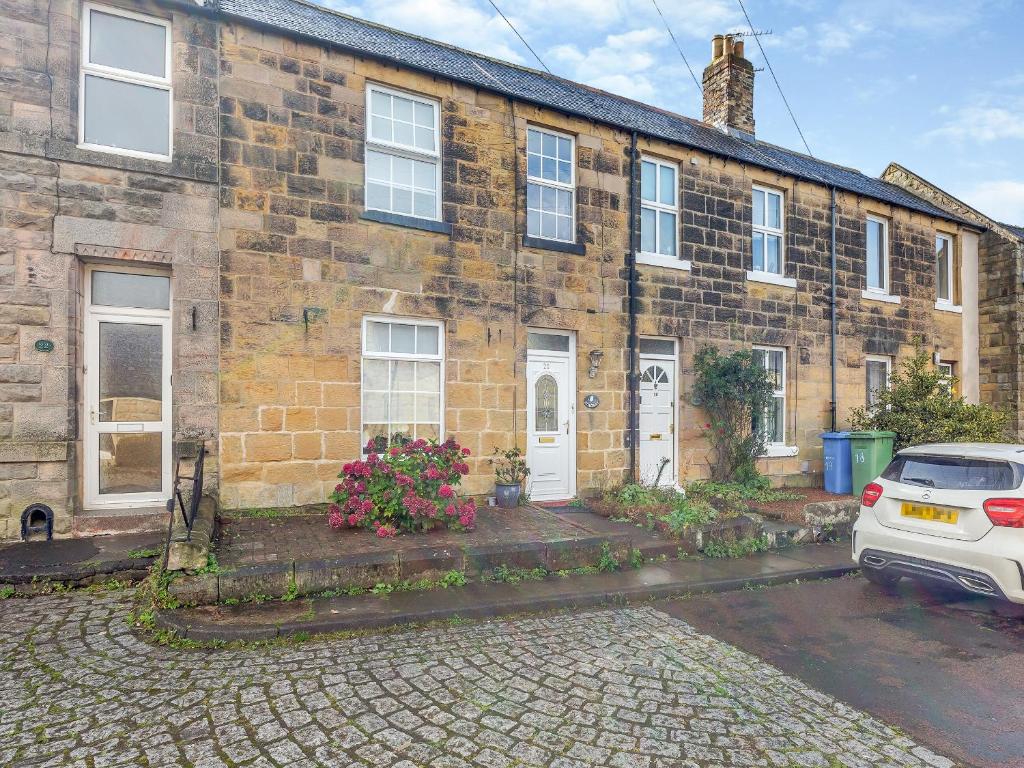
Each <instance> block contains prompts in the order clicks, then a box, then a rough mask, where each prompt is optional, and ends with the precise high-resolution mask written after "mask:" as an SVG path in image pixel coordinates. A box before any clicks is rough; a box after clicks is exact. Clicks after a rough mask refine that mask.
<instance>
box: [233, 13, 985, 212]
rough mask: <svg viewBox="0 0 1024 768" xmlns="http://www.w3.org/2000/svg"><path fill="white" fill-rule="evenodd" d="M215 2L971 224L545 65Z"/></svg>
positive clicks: (499, 89) (335, 17)
mask: <svg viewBox="0 0 1024 768" xmlns="http://www.w3.org/2000/svg"><path fill="white" fill-rule="evenodd" d="M219 4H220V9H221V12H222V13H223V14H225V15H226V16H233V17H236V18H238V19H243V20H246V21H249V22H252V23H255V24H258V25H267V26H271V27H274V28H277V29H279V30H281V31H282V32H290V33H293V34H295V35H300V36H303V37H306V38H312V39H315V40H317V41H321V42H323V43H327V44H330V45H335V46H338V47H341V48H345V49H347V50H350V51H352V52H354V53H357V54H360V55H365V56H368V57H373V58H377V59H384V60H387V61H391V62H394V63H397V64H401V65H404V66H407V67H412V68H414V69H418V70H420V71H423V72H427V73H429V74H433V75H438V76H440V77H444V78H448V79H451V80H455V81H458V82H462V83H466V84H469V85H473V86H476V87H478V88H482V89H485V90H489V91H492V92H496V93H500V94H502V95H505V96H511V97H513V98H515V99H518V100H521V101H526V102H531V103H534V104H537V105H540V106H543V107H547V108H550V109H554V110H557V111H559V112H563V113H569V114H573V115H577V116H580V117H584V118H586V119H589V120H594V121H596V122H601V123H605V124H609V125H614V126H616V127H619V128H624V129H626V130H630V131H632V130H635V131H637V132H638V133H640V134H642V135H645V136H649V137H654V138H659V139H664V140H667V141H671V142H676V143H679V144H683V145H686V146H689V147H693V148H696V149H701V150H704V151H706V152H709V153H712V154H715V155H719V156H721V157H726V158H730V159H732V160H736V161H739V162H742V163H748V164H750V165H755V166H759V167H761V168H766V169H769V170H772V171H776V172H779V173H782V174H785V175H788V176H793V177H797V178H800V179H804V180H808V181H815V182H818V183H820V184H823V185H826V186H835V187H836V188H837V189H841V190H845V191H847V192H853V193H855V194H859V195H864V196H865V197H871V198H874V199H875V200H880V201H882V202H886V203H892V204H893V205H898V206H902V207H904V208H908V209H910V210H913V211H918V212H920V213H924V214H927V215H929V216H935V217H938V218H943V219H946V220H950V221H957V222H960V223H963V224H970V222H967V221H965V220H963V219H959V218H957V217H956V216H953V215H951V214H950V213H948V212H946V211H943V210H942V209H941V208H937V207H935V206H934V205H932V204H930V203H928V202H927V201H925V200H922V199H921V198H919V197H916V196H915V195H912V194H911V193H909V192H907V191H905V190H904V189H902V188H900V187H897V186H895V185H893V184H889V183H888V182H885V181H882V180H881V179H877V178H874V177H872V176H867V175H865V174H863V173H861V172H860V171H857V170H854V169H852V168H846V167H843V166H840V165H834V164H832V163H827V162H824V161H822V160H816V159H814V158H812V157H810V156H808V155H804V154H800V153H799V152H793V151H791V150H788V149H783V148H782V147H778V146H775V145H773V144H768V143H766V142H763V141H746V140H743V139H739V138H735V137H733V136H729V135H726V134H725V133H722V132H721V131H719V130H717V129H715V128H713V127H711V126H709V125H706V124H705V123H702V122H700V121H698V120H694V119H692V118H688V117H684V116H682V115H677V114H674V113H671V112H667V111H665V110H661V109H657V108H656V107H651V106H648V105H646V104H641V103H639V102H636V101H633V100H631V99H627V98H623V97H621V96H615V95H613V94H610V93H606V92H604V91H599V90H596V89H594V88H590V87H588V86H585V85H581V84H579V83H574V82H572V81H570V80H565V79H563V78H560V77H556V76H554V75H549V74H547V73H546V72H540V71H537V70H533V69H529V68H528V67H521V66H517V65H513V64H509V63H506V62H503V61H499V60H497V59H492V58H490V57H487V56H482V55H480V54H477V53H473V52H471V51H466V50H463V49H461V48H457V47H455V46H451V45H447V44H445V43H439V42H436V41H433V40H428V39H426V38H422V37H417V36H415V35H411V34H408V33H405V32H401V31H399V30H396V29H392V28H390V27H384V26H381V25H378V24H372V23H369V22H366V21H364V20H362V19H358V18H355V17H353V16H347V15H345V14H341V13H337V12H335V11H332V10H329V9H327V8H323V7H321V6H318V5H313V4H312V3H308V2H304V1H303V0H220V3H219Z"/></svg>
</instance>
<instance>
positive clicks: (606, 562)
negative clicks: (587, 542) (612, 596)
mask: <svg viewBox="0 0 1024 768" xmlns="http://www.w3.org/2000/svg"><path fill="white" fill-rule="evenodd" d="M597 570H599V571H601V572H602V573H611V572H612V571H617V570H619V561H618V559H616V557H615V555H613V554H612V547H611V544H609V543H608V542H607V541H606V542H603V543H602V544H601V557H600V558H598V561H597Z"/></svg>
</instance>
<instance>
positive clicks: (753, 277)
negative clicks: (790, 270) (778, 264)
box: [747, 270, 796, 288]
mask: <svg viewBox="0 0 1024 768" xmlns="http://www.w3.org/2000/svg"><path fill="white" fill-rule="evenodd" d="M747 280H748V281H749V282H752V283H767V284H769V285H781V286H782V287H783V288H796V278H795V277H783V276H782V275H776V274H775V273H774V272H759V271H756V270H748V271H747Z"/></svg>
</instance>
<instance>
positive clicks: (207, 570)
mask: <svg viewBox="0 0 1024 768" xmlns="http://www.w3.org/2000/svg"><path fill="white" fill-rule="evenodd" d="M223 572H224V571H223V569H222V568H221V567H220V563H218V562H217V556H216V555H215V554H213V552H207V553H206V565H204V566H203V567H202V568H200V569H199V570H197V571H196V573H197V574H211V575H214V576H215V575H217V574H219V573H223Z"/></svg>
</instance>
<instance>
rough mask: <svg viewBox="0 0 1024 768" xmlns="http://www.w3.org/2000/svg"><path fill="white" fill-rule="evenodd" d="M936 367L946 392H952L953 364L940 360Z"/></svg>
mask: <svg viewBox="0 0 1024 768" xmlns="http://www.w3.org/2000/svg"><path fill="white" fill-rule="evenodd" d="M936 367H937V368H938V370H939V373H940V374H941V375H942V385H943V387H945V389H946V391H947V392H950V393H954V388H953V377H954V376H956V368H955V364H954V363H952V362H950V361H948V360H942V361H941V362H939V364H938V366H936Z"/></svg>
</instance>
